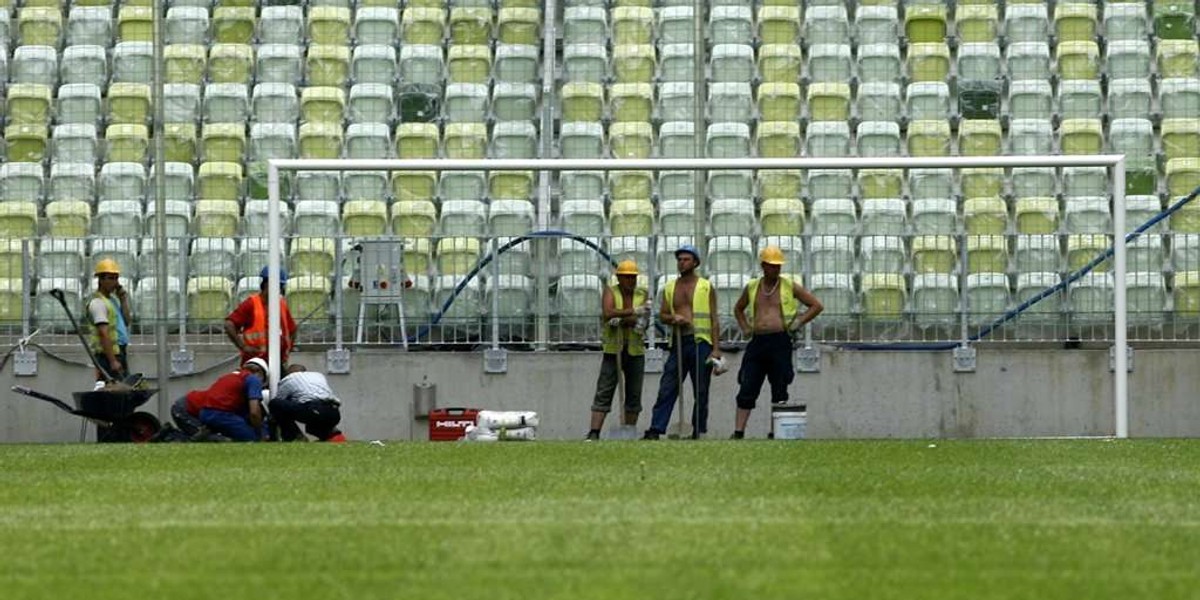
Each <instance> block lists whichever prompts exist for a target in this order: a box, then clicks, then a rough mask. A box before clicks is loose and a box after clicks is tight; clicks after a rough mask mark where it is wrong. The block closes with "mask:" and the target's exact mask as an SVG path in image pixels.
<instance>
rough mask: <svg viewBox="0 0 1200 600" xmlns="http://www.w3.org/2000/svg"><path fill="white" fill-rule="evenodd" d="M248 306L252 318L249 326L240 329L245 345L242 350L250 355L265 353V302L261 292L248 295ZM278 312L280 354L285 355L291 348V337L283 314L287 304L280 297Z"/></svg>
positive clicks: (262, 354) (263, 354) (285, 312)
mask: <svg viewBox="0 0 1200 600" xmlns="http://www.w3.org/2000/svg"><path fill="white" fill-rule="evenodd" d="M250 307H251V308H252V309H253V310H254V320H253V321H251V322H250V326H249V327H247V328H245V329H243V330H242V343H244V344H245V345H246V349H245V350H243V352H244V353H245V354H248V355H252V356H266V355H267V304H266V302H265V301H264V300H263V297H262V294H254V295H253V296H250ZM279 309H280V310H279V312H280V315H279V316H280V322H279V325H280V331H279V339H280V342H281V346H280V347H281V348H282V349H283V352H282V353H281V356H286V355H287V350H288V348H291V346H292V345H291V339H290V338H289V337H288V331H287V321H286V320H285V318H284V315H286V314H287V304H286V303H285V302H284V300H283V299H282V298H280V299H279Z"/></svg>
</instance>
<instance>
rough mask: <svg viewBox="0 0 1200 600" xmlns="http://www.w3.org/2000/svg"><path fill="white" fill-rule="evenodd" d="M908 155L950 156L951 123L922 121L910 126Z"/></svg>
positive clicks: (914, 122)
mask: <svg viewBox="0 0 1200 600" xmlns="http://www.w3.org/2000/svg"><path fill="white" fill-rule="evenodd" d="M908 154H909V155H910V156H948V155H949V154H950V123H948V122H946V121H941V120H938V121H934V120H922V121H913V122H911V123H909V125H908Z"/></svg>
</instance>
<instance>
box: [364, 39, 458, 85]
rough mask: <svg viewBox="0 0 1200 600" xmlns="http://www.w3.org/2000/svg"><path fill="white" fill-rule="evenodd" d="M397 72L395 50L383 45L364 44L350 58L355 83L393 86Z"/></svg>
mask: <svg viewBox="0 0 1200 600" xmlns="http://www.w3.org/2000/svg"><path fill="white" fill-rule="evenodd" d="M462 48H466V47H465V46H464V47H462ZM460 52H462V50H460ZM452 66H453V63H452ZM396 70H397V65H396V49H395V48H393V47H391V46H386V45H383V44H364V45H361V46H355V47H354V52H353V53H352V54H351V58H350V78H351V80H352V81H353V82H354V83H356V84H359V83H379V84H383V85H392V83H393V82H395V80H396ZM452 74H453V71H452Z"/></svg>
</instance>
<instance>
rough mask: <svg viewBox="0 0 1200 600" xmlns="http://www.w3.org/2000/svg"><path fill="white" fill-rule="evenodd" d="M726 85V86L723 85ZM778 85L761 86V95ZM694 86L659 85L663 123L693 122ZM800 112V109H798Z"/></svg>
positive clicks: (796, 99)
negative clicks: (767, 88)
mask: <svg viewBox="0 0 1200 600" xmlns="http://www.w3.org/2000/svg"><path fill="white" fill-rule="evenodd" d="M721 85H724V84H721ZM772 85H778V84H764V85H762V86H759V90H760V94H761V93H764V92H763V88H764V87H766V86H772ZM692 87H693V86H692V84H691V83H684V82H667V83H663V84H660V85H659V88H658V99H657V101H656V102H657V105H656V111H657V113H658V118H659V119H660V120H662V121H691V120H692V119H693V118H694V115H695V109H696V101H695V94H694V93H692ZM795 93H796V96H795V104H796V106H797V107H799V104H800V97H799V96H800V90H799V86H796V88H795ZM797 110H798V109H797ZM797 114H798V113H797Z"/></svg>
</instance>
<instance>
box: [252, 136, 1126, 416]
mask: <svg viewBox="0 0 1200 600" xmlns="http://www.w3.org/2000/svg"><path fill="white" fill-rule="evenodd" d="M1023 167H1035V168H1036V167H1041V168H1061V167H1103V168H1107V169H1109V171H1110V174H1111V183H1112V200H1113V218H1112V224H1113V246H1114V248H1113V277H1114V282H1113V283H1114V285H1113V313H1114V316H1113V318H1114V328H1115V331H1114V356H1113V366H1114V373H1113V396H1114V398H1113V408H1114V413H1115V414H1114V418H1115V419H1114V420H1115V427H1114V429H1115V431H1114V434H1115V436H1116V437H1118V438H1125V437H1128V436H1129V415H1128V385H1129V381H1128V373H1127V369H1128V357H1127V355H1126V348H1127V346H1128V332H1127V331H1126V329H1125V328H1126V323H1127V316H1126V288H1125V254H1126V253H1125V229H1126V227H1125V155H1123V154H1097V155H1029V156H944V157H845V158H829V157H821V158H811V157H809V158H672V159H663V158H652V159H601V160H596V159H564V158H533V159H294V158H293V159H272V160H269V161H268V162H267V192H268V200H269V203H268V204H269V206H268V211H269V212H268V221H269V236H270V240H269V244H270V245H269V246H268V247H269V248H270V249H271V250H270V251H269V252H268V263H267V266H268V270H269V277H268V279H269V286H268V300H269V301H268V310H267V313H268V358H269V360H268V363H269V365H270V385H271V389H276V386H277V385H278V383H279V376H280V374H279V367H280V363H279V361H280V348H279V344H278V343H277V342H276V340H278V339H280V337H279V334H280V330H281V328H280V314H279V290H280V288H279V274H280V266H281V260H282V257H281V256H280V254H279V252H278V248H279V247H280V246H279V244H280V240H281V238H282V230H281V227H280V210H279V201H280V193H279V188H280V186H279V183H280V181H279V174H280V172H297V171H552V172H559V171H714V170H760V171H761V170H806V171H807V170H814V169H841V170H854V169H970V168H1001V169H1007V168H1023Z"/></svg>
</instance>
